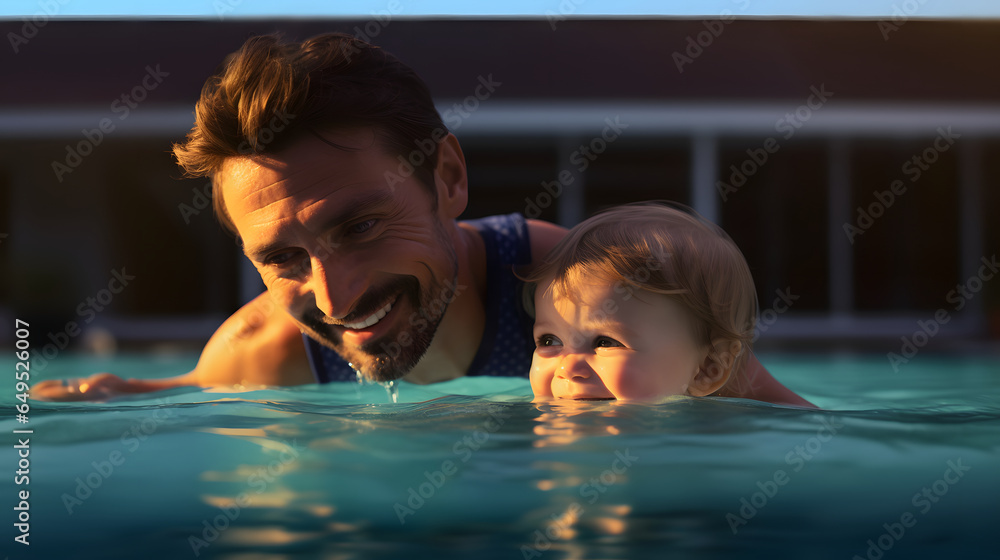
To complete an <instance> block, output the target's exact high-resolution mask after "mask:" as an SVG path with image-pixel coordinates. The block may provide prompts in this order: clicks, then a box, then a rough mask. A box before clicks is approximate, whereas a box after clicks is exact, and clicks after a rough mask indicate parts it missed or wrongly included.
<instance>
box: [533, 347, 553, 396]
mask: <svg viewBox="0 0 1000 560" xmlns="http://www.w3.org/2000/svg"><path fill="white" fill-rule="evenodd" d="M547 361H548V360H545V359H543V358H539V357H538V354H535V356H534V357H533V358H532V359H531V371H530V372H529V374H528V378H529V379H530V381H531V392H533V393H534V394H535V396H536V397H551V396H552V366H551V365H550V364H547V363H546V362H547Z"/></svg>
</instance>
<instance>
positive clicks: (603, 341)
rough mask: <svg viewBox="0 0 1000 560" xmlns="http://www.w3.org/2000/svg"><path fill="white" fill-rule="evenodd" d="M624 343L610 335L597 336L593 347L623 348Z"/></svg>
mask: <svg viewBox="0 0 1000 560" xmlns="http://www.w3.org/2000/svg"><path fill="white" fill-rule="evenodd" d="M624 347H625V345H624V344H622V343H621V342H618V341H617V340H615V339H613V338H611V337H610V336H599V337H597V338H596V339H594V348H624Z"/></svg>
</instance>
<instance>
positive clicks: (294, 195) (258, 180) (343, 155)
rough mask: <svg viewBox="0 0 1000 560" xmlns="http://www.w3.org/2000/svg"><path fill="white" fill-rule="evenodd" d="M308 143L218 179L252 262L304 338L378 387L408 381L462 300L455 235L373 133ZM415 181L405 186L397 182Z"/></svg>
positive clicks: (240, 162) (308, 138) (239, 161)
mask: <svg viewBox="0 0 1000 560" xmlns="http://www.w3.org/2000/svg"><path fill="white" fill-rule="evenodd" d="M324 138H326V139H327V140H328V141H330V142H333V143H335V144H337V145H340V146H347V147H351V148H357V149H356V150H342V149H338V148H335V147H333V146H330V145H329V144H327V143H325V142H323V141H322V140H320V139H319V138H316V137H315V136H312V135H305V136H303V137H301V138H299V139H298V140H296V141H295V142H293V143H292V144H290V145H289V146H288V147H286V148H285V149H284V150H282V151H281V152H278V153H276V154H272V155H269V156H268V157H266V158H263V159H260V158H258V159H257V160H256V161H254V160H250V159H249V158H244V157H240V158H230V159H228V160H226V162H225V164H224V165H223V166H222V169H221V170H220V171H219V173H218V174H217V175H216V177H215V180H216V181H218V182H219V186H220V188H221V192H222V196H223V201H224V203H225V206H226V209H227V211H228V212H229V215H230V217H231V218H232V221H233V224H234V225H235V226H236V229H237V231H238V232H239V235H240V237H241V238H242V240H243V248H244V252H245V253H246V255H247V257H248V258H249V259H250V261H251V262H253V264H254V266H256V267H257V270H258V271H259V272H260V276H261V278H262V279H263V280H264V284H265V285H266V286H267V289H268V290H269V291H270V293H271V295H272V296H273V297H274V298H275V300H276V301H277V302H278V303H279V304H280V305H283V306H284V307H285V308H286V309H287V310H288V312H289V313H290V314H291V316H292V318H293V319H294V320H295V322H296V323H297V324H298V325H299V328H300V329H302V330H303V332H305V333H307V334H309V336H311V337H313V338H314V339H316V340H317V341H319V342H321V343H323V344H325V345H327V346H329V347H330V348H332V349H334V350H335V351H337V353H338V354H340V355H341V356H342V357H343V358H344V359H345V360H346V361H347V362H349V363H350V364H351V365H352V367H354V368H355V369H357V370H359V371H361V372H362V373H363V374H364V375H365V376H367V377H368V378H370V379H374V380H377V381H386V380H392V379H398V378H399V377H402V376H403V375H405V374H407V373H408V372H409V371H410V370H411V369H412V368H413V366H415V365H416V363H417V362H418V361H419V360H420V358H421V356H423V354H424V352H425V351H426V350H427V348H428V346H430V343H431V340H432V339H433V337H434V332H435V331H436V329H437V326H438V324H439V323H440V321H441V318H442V316H443V315H444V312H445V310H446V307H447V303H448V302H447V300H445V301H441V302H439V301H436V300H435V298H440V294H443V293H452V292H450V291H449V290H448V289H447V287H448V286H454V285H455V284H454V281H455V277H456V274H457V272H458V270H457V269H458V263H457V260H456V253H455V242H454V239H453V238H452V237H451V236H450V235H449V233H448V231H450V228H449V227H448V225H447V224H446V223H445V219H444V218H443V217H442V216H441V212H439V210H438V208H436V207H435V206H434V202H433V201H434V199H433V197H432V196H431V194H430V193H429V191H428V188H427V187H426V186H424V185H422V184H421V183H420V182H419V181H418V180H417V179H416V177H414V176H409V177H406V176H405V175H404V174H403V172H402V170H401V169H400V162H399V160H398V159H397V158H396V157H394V156H391V155H388V154H387V153H385V150H384V149H383V148H382V147H381V145H380V144H379V143H378V141H377V140H376V138H375V134H374V132H373V131H372V130H371V129H359V130H352V131H341V132H336V133H326V134H324ZM393 175H395V177H396V178H397V179H398V178H399V177H405V180H403V181H401V182H400V181H397V180H395V179H394V180H393V182H392V183H391V185H390V182H389V181H388V180H387V177H392V176H393Z"/></svg>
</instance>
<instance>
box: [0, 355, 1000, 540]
mask: <svg viewBox="0 0 1000 560" xmlns="http://www.w3.org/2000/svg"><path fill="white" fill-rule="evenodd" d="M195 359H196V357H195V356H177V357H171V358H157V357H155V356H122V357H117V358H115V359H113V360H104V361H102V360H96V359H92V358H83V357H76V358H72V359H62V360H59V361H57V362H55V363H53V364H52V365H50V366H49V367H48V368H47V370H46V371H45V372H44V378H57V377H64V376H72V375H79V374H83V373H89V372H93V371H102V370H109V371H113V372H116V373H121V374H129V375H136V376H149V377H156V376H161V375H166V374H172V373H177V372H181V371H186V370H187V369H188V368H190V367H191V366H193V365H194V362H195ZM761 361H762V362H763V363H764V364H765V365H767V366H768V367H769V369H770V370H771V371H772V372H773V373H774V374H775V376H776V377H778V378H779V379H780V380H782V381H783V382H785V383H786V384H787V385H789V386H790V387H792V388H793V389H795V390H796V391H798V392H800V394H802V395H803V396H805V397H806V398H808V399H810V400H811V401H813V402H815V403H816V404H818V405H820V406H821V407H823V409H824V410H820V411H814V410H800V409H792V408H783V407H776V406H771V405H765V404H760V403H755V402H750V401H741V400H727V399H702V400H696V399H686V398H678V399H677V400H675V401H673V402H670V403H667V404H662V405H657V406H648V405H622V404H613V403H597V404H595V403H566V404H558V405H557V404H552V405H548V404H543V405H536V404H532V403H531V402H530V389H529V387H528V384H527V381H525V380H511V379H498V378H494V379H463V380H457V381H453V382H448V383H443V384H438V385H433V386H415V385H410V384H405V383H404V384H402V386H401V387H400V390H399V401H400V402H399V403H396V404H393V403H390V402H389V400H388V397H387V394H386V391H385V389H383V388H382V387H380V386H371V385H368V386H359V385H355V384H339V385H331V386H305V387H299V388H288V389H269V390H257V391H248V392H208V391H203V390H199V389H182V390H175V391H169V392H165V393H158V394H152V395H140V396H133V397H128V398H122V399H119V400H116V401H114V402H110V403H32V409H31V412H30V421H29V423H28V424H19V423H17V422H16V421H15V419H14V408H13V403H14V400H13V398H12V394H13V391H14V387H13V381H11V382H10V383H8V384H7V385H8V386H5V387H2V388H0V395H3V402H4V403H5V404H4V405H3V415H2V426H0V429H2V431H3V433H6V434H8V435H7V438H8V439H7V441H8V442H11V443H10V444H8V445H5V447H6V449H7V451H5V452H3V460H2V464H3V465H5V467H4V468H5V470H6V472H5V473H4V474H3V477H2V479H3V480H4V483H3V484H2V485H0V505H3V510H4V511H6V512H7V513H6V517H5V519H6V521H5V522H4V525H5V526H6V527H7V530H6V532H7V535H8V536H7V537H5V542H4V545H3V550H4V552H3V554H4V555H9V557H10V558H101V559H105V558H129V559H134V558H141V559H155V558H169V559H178V558H180V559H184V558H233V559H236V558H239V559H254V560H257V559H260V560H265V559H266V560H279V559H282V560H283V559H291V558H342V559H354V558H358V559H361V558H364V559H368V558H377V559H382V558H384V559H397V558H463V559H468V558H476V559H478V558H510V559H517V558H522V559H523V558H541V559H548V558H552V559H557V558H559V559H562V558H580V559H583V558H587V559H590V558H593V559H598V558H601V559H606V558H663V557H671V558H843V559H845V560H848V559H851V558H854V557H855V556H857V557H859V558H870V559H871V560H877V559H881V558H884V559H886V560H890V559H893V558H900V559H903V558H907V559H908V558H932V557H933V558H938V557H941V556H943V555H947V556H948V557H959V558H984V557H995V556H996V550H997V544H998V538H997V530H996V528H995V523H996V521H997V520H998V519H1000V505H998V498H1000V453H998V449H1000V399H998V396H1000V375H998V373H1000V367H998V366H1000V361H998V360H997V359H996V358H954V357H951V358H935V357H933V356H919V359H917V360H914V361H913V362H911V363H910V364H907V365H906V366H905V367H903V368H902V369H901V370H900V372H898V373H893V372H892V369H891V368H889V367H888V363H887V362H886V360H885V357H884V356H883V355H876V356H865V355H857V356H826V355H822V356H820V355H817V356H792V355H762V356H761ZM12 363H13V362H12V360H8V361H7V362H4V365H5V367H8V368H10V369H12ZM140 372H141V373H140ZM33 380H36V381H37V380H38V379H37V376H36V377H35V378H33ZM368 403H376V404H368ZM23 428H29V429H32V430H34V433H33V434H31V435H30V439H31V441H30V484H29V485H27V486H18V485H15V484H13V482H14V471H15V470H17V465H16V463H17V460H18V458H17V454H16V453H17V451H16V450H15V449H13V445H14V444H16V443H17V441H16V440H15V439H14V438H15V435H14V434H12V433H11V432H12V430H14V429H23ZM19 437H24V436H19ZM25 488H26V489H29V490H30V500H29V507H30V509H29V512H30V537H29V538H30V542H31V544H30V546H23V545H21V544H18V543H16V542H14V540H13V539H14V537H15V536H16V535H17V534H18V529H16V528H12V527H11V524H12V523H15V522H16V516H17V514H18V512H17V511H15V510H13V508H14V507H16V506H17V505H18V504H19V500H18V497H17V491H18V490H19V489H25Z"/></svg>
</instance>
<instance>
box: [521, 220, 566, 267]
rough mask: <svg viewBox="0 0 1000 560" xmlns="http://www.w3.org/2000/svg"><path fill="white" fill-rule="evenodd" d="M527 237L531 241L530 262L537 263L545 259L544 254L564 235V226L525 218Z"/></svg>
mask: <svg viewBox="0 0 1000 560" xmlns="http://www.w3.org/2000/svg"><path fill="white" fill-rule="evenodd" d="M527 222H528V239H529V241H530V243H531V263H532V265H537V264H540V263H542V262H543V261H544V260H545V256H546V255H548V254H549V251H551V250H552V248H553V247H555V246H556V244H557V243H559V242H560V241H562V238H563V237H566V231H567V230H566V228H564V227H562V226H558V225H556V224H553V223H550V222H543V221H541V220H527Z"/></svg>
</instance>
